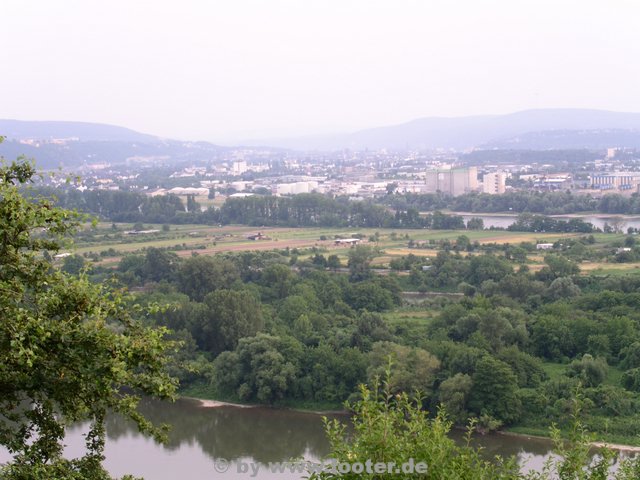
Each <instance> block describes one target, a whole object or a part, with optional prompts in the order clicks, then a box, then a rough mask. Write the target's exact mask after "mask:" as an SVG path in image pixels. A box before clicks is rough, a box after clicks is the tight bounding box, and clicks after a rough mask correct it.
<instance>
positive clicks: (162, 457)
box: [0, 399, 551, 480]
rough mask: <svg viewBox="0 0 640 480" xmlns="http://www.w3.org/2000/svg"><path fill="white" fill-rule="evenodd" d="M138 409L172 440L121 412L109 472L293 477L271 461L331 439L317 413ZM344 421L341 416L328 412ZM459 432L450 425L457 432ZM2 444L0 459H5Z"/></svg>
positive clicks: (538, 455) (526, 445)
mask: <svg viewBox="0 0 640 480" xmlns="http://www.w3.org/2000/svg"><path fill="white" fill-rule="evenodd" d="M142 411H143V413H144V414H145V415H146V416H147V417H148V418H149V419H151V420H152V421H153V422H155V423H168V424H170V425H171V426H172V430H171V434H170V438H169V443H168V444H167V445H164V446H162V445H157V444H156V443H154V442H153V441H152V440H150V439H147V438H145V437H143V436H142V435H140V434H138V433H137V432H136V429H135V427H134V426H133V425H132V424H131V423H129V422H127V421H124V420H123V419H121V418H119V417H111V418H109V420H108V424H107V444H106V450H105V454H106V461H105V464H106V466H107V468H108V470H109V471H110V472H111V474H112V475H115V476H122V475H125V474H127V473H129V474H132V475H135V476H143V477H145V479H147V480H175V479H181V478H184V479H189V480H205V479H206V480H209V479H214V478H220V479H228V480H234V479H248V478H251V476H250V475H249V474H248V473H247V474H243V473H238V471H237V469H238V468H237V466H238V463H239V462H245V463H248V462H259V463H260V464H262V465H265V467H263V468H261V469H260V473H259V475H258V478H261V479H267V480H276V479H278V480H284V479H297V478H300V476H301V475H300V474H295V473H284V474H283V473H270V472H268V471H267V467H266V465H267V464H268V463H269V462H280V461H287V460H290V459H292V458H305V459H306V460H311V461H316V460H318V459H320V458H322V457H323V456H325V455H326V454H327V453H328V451H329V445H328V443H327V440H326V438H325V435H324V431H323V424H322V416H321V415H318V414H313V413H301V412H293V411H289V410H278V409H270V408H261V407H260V408H258V407H256V408H237V407H226V406H225V407H216V408H206V407H202V406H201V404H200V402H198V401H196V400H189V399H182V400H179V401H178V402H176V403H175V404H166V403H159V402H151V401H147V402H145V403H144V404H143V405H142ZM330 417H332V418H340V419H342V420H345V421H346V420H347V418H348V417H346V416H344V415H330ZM85 431H86V425H84V426H83V425H80V426H78V427H76V428H73V429H71V430H70V432H69V435H68V437H67V445H68V446H67V449H66V453H67V455H68V456H78V455H80V454H81V452H82V446H83V441H84V439H83V433H84V432H85ZM461 436H462V435H461V433H457V432H454V437H457V438H458V439H459V438H460V437H461ZM477 442H478V444H480V445H482V446H483V447H484V448H485V453H486V455H488V456H489V457H493V456H494V455H503V456H508V455H516V456H517V457H518V459H519V460H520V461H521V462H522V463H524V464H526V465H527V466H528V467H530V468H535V467H539V466H541V465H542V463H543V462H544V460H545V459H546V457H547V456H548V455H549V454H550V453H551V444H550V442H549V441H548V440H545V439H538V438H526V437H511V436H504V435H487V436H483V437H479V438H478V439H477ZM7 459H8V456H7V454H6V452H4V451H0V462H2V461H6V460H7ZM219 459H225V460H229V461H230V465H229V469H228V470H227V472H226V473H224V474H223V473H219V472H217V471H216V469H215V466H216V463H215V462H216V460H219Z"/></svg>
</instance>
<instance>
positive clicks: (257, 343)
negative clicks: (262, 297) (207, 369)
mask: <svg viewBox="0 0 640 480" xmlns="http://www.w3.org/2000/svg"><path fill="white" fill-rule="evenodd" d="M302 355H303V350H302V345H301V344H300V343H299V342H297V341H296V340H295V339H286V338H278V337H274V336H271V335H266V334H264V333H259V334H258V335H256V336H255V337H248V338H243V339H241V340H240V342H239V344H238V348H237V349H236V350H235V351H234V352H226V353H224V354H222V355H220V356H218V358H217V359H216V360H215V362H214V367H215V375H214V381H215V383H216V385H217V387H218V388H219V389H220V390H221V391H225V392H227V393H232V394H236V395H237V396H238V397H239V398H240V399H241V400H245V401H259V402H263V403H274V402H276V401H278V400H282V399H283V398H285V396H286V395H287V394H288V393H290V392H291V391H292V390H293V388H294V385H295V381H296V377H297V375H298V373H299V368H300V361H301V359H302Z"/></svg>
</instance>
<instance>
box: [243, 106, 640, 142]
mask: <svg viewBox="0 0 640 480" xmlns="http://www.w3.org/2000/svg"><path fill="white" fill-rule="evenodd" d="M557 130H562V131H564V133H562V135H563V136H564V138H565V141H564V144H566V145H570V147H564V146H563V145H564V144H563V142H562V141H558V138H557V135H555V136H554V134H550V133H549V132H553V131H557ZM622 131H626V133H624V134H621V132H622ZM541 132H544V133H541ZM569 132H572V133H569ZM580 132H581V133H580ZM570 138H573V139H572V140H570ZM517 139H521V141H518V140H517ZM619 142H624V144H620V143H619ZM639 142H640V113H620V112H610V111H605V110H584V109H540V110H524V111H521V112H516V113H511V114H507V115H478V116H471V117H454V118H445V117H429V118H421V119H417V120H413V121H411V122H407V123H403V124H400V125H392V126H388V127H379V128H371V129H367V130H361V131H357V132H353V133H349V134H343V135H331V136H315V137H302V138H292V139H281V140H273V141H262V142H258V143H260V144H267V145H270V146H274V147H283V148H291V149H298V150H338V149H344V148H350V149H354V150H362V149H365V148H369V149H375V150H378V149H382V148H388V149H393V150H403V149H437V148H445V149H454V150H466V149H471V148H478V147H485V148H494V147H497V146H502V147H505V145H506V144H508V148H515V149H519V148H527V149H541V150H543V149H550V148H576V147H577V146H578V145H585V146H588V148H606V147H609V146H618V147H624V146H636V145H637V144H639ZM249 143H250V142H249ZM556 145H558V146H556ZM578 148H582V147H578Z"/></svg>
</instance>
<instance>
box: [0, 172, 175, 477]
mask: <svg viewBox="0 0 640 480" xmlns="http://www.w3.org/2000/svg"><path fill="white" fill-rule="evenodd" d="M35 174H36V172H35V170H34V168H33V166H32V165H31V164H29V163H27V162H24V161H19V162H14V163H11V164H9V165H3V166H2V167H0V291H1V292H2V295H0V312H2V313H1V317H2V321H0V444H2V445H3V446H4V447H6V448H7V449H8V450H9V452H10V453H11V454H12V456H13V459H12V461H11V462H10V463H9V465H8V467H7V468H6V469H5V470H4V471H3V473H2V478H5V479H32V478H33V479H45V478H47V479H48V478H60V479H78V480H80V479H87V478H91V479H104V478H108V475H107V474H106V472H105V471H104V469H103V468H102V466H101V461H102V459H103V455H102V453H103V449H104V441H105V429H104V426H105V416H106V414H107V412H110V411H113V412H118V413H121V414H123V415H125V416H127V417H130V418H132V419H133V420H135V421H136V423H137V424H138V426H139V427H140V428H141V429H142V430H143V431H145V432H148V433H156V434H158V433H159V432H158V431H157V430H154V429H153V428H152V427H151V425H150V424H149V423H148V422H147V421H146V420H145V419H144V418H143V417H142V416H141V415H140V414H139V413H138V412H137V411H136V405H137V403H138V396H137V395H138V394H140V393H144V394H149V395H156V396H160V397H170V396H172V395H173V393H174V390H175V385H174V383H173V382H172V381H171V379H170V378H169V377H168V375H167V374H166V372H165V363H166V357H165V354H164V353H165V351H166V349H167V344H166V343H165V341H164V340H163V336H164V334H165V332H164V331H163V330H150V329H147V328H145V327H143V326H142V325H141V324H140V323H139V322H137V321H136V320H135V319H134V318H133V317H132V313H133V311H134V310H135V308H136V307H133V308H132V307H131V306H130V305H129V304H128V303H127V302H126V301H125V299H124V298H123V297H122V295H121V294H120V293H118V292H116V291H113V290H111V289H110V288H109V286H108V285H105V284H99V285H97V284H92V283H90V282H89V281H88V280H87V278H86V277H85V276H84V275H80V276H75V275H74V276H72V275H68V274H66V273H65V272H62V271H60V270H58V269H54V268H51V267H52V265H51V262H50V260H48V258H51V254H52V253H55V252H57V251H58V250H59V248H60V245H61V242H60V239H61V237H63V236H65V235H68V234H70V233H72V232H73V231H74V228H75V227H76V226H77V224H78V220H79V218H78V216H77V215H74V214H73V213H71V212H69V211H65V210H61V209H59V208H56V207H54V206H53V205H52V202H51V201H50V200H47V199H44V198H40V199H34V200H26V199H25V198H24V196H23V195H22V194H21V190H20V186H23V185H25V184H27V183H29V182H30V181H32V179H33V178H34V176H35ZM43 252H47V255H44V254H43ZM25 404H26V405H29V408H26V409H25V408H21V406H23V405H25ZM78 420H89V421H90V422H91V427H90V429H89V432H88V433H87V436H86V438H87V442H86V454H85V455H84V456H82V457H80V458H78V459H75V460H65V459H63V457H62V453H63V440H64V436H65V429H66V426H67V425H69V424H71V423H72V422H75V421H78Z"/></svg>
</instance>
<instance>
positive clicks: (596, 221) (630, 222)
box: [452, 212, 640, 232]
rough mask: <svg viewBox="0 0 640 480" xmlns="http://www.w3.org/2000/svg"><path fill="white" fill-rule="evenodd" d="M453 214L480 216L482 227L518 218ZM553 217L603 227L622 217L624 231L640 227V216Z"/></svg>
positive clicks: (505, 224)
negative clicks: (578, 220) (576, 219)
mask: <svg viewBox="0 0 640 480" xmlns="http://www.w3.org/2000/svg"><path fill="white" fill-rule="evenodd" d="M452 214H453V215H458V216H460V217H462V218H463V219H464V221H465V223H467V221H468V220H469V219H470V218H481V219H482V221H483V222H484V228H490V227H501V228H507V227H508V226H509V225H511V224H512V223H515V221H516V220H517V218H518V215H517V214H513V215H507V214H503V215H490V214H489V215H488V214H472V213H455V212H452ZM550 216H551V217H553V218H556V219H558V220H565V221H566V220H570V219H571V218H580V219H581V220H583V221H585V222H589V223H592V224H593V226H594V227H596V228H600V229H604V225H605V223H608V224H611V220H612V219H613V218H622V219H623V220H624V225H623V227H622V230H623V231H624V232H626V231H627V228H629V227H633V228H640V216H631V215H617V216H616V215H610V216H606V215H550Z"/></svg>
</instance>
